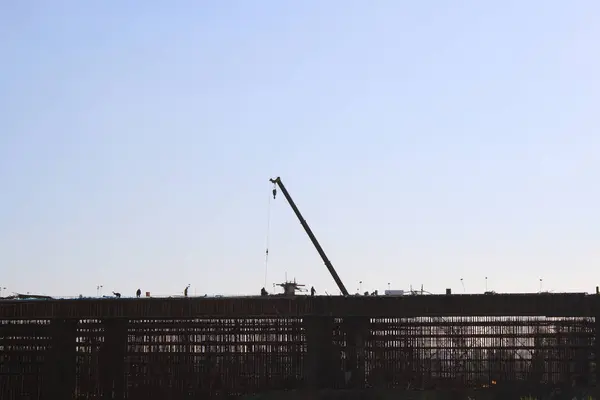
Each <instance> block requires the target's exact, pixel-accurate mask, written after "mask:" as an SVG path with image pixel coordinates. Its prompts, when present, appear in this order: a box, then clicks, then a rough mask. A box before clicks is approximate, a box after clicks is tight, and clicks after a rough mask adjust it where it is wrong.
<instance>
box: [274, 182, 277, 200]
mask: <svg viewBox="0 0 600 400" xmlns="http://www.w3.org/2000/svg"><path fill="white" fill-rule="evenodd" d="M273 186H275V185H273ZM275 197H277V188H276V187H273V198H275Z"/></svg>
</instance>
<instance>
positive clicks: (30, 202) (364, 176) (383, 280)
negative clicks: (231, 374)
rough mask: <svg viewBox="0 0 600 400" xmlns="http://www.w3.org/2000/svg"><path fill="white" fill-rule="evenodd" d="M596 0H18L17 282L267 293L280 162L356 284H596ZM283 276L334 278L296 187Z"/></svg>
mask: <svg viewBox="0 0 600 400" xmlns="http://www.w3.org/2000/svg"><path fill="white" fill-rule="evenodd" d="M599 20H600V2H598V1H595V0H589V1H583V0H582V1H576V0H574V1H559V0H554V1H541V0H539V1H534V0H532V1H511V0H503V1H479V0H477V1H476V0H472V1H401V0H387V1H384V0H381V1H375V0H374V1H350V0H345V1H342V0H327V1H323V0H303V1H277V0H256V1H242V0H239V1H233V0H232V1H208V0H207V1H169V2H159V1H146V2H133V1H116V0H111V1H75V0H73V1H41V0H38V1H18V2H15V1H12V2H10V1H6V2H3V3H2V4H1V5H0V54H1V59H2V62H1V64H0V187H1V188H2V190H1V195H0V287H7V288H8V289H7V291H8V292H12V291H15V292H32V293H47V294H52V295H65V296H66V295H78V294H80V293H82V294H84V295H95V294H96V286H97V285H100V284H101V285H103V286H104V293H106V292H108V291H110V290H116V291H120V292H121V293H123V294H124V295H130V294H133V293H134V292H135V290H136V289H137V288H138V287H140V288H141V289H142V290H144V291H146V290H148V291H151V292H152V293H155V294H175V293H178V292H179V293H181V291H182V290H183V288H184V287H185V286H186V285H187V284H192V289H191V291H192V293H194V292H196V293H198V294H204V293H258V291H259V290H260V288H261V287H262V286H263V284H264V279H265V261H264V251H265V241H266V232H267V215H268V213H267V209H268V198H269V194H270V191H271V185H270V184H269V183H268V178H270V177H271V176H275V175H281V177H282V178H283V180H284V182H285V183H286V184H287V186H288V189H289V190H290V192H291V194H292V195H293V196H294V198H295V200H296V201H297V203H298V205H299V207H300V209H301V210H302V212H303V213H304V214H305V217H306V219H307V221H308V222H309V224H311V226H312V227H313V229H314V231H315V234H316V235H317V237H318V238H319V239H320V240H321V242H322V245H323V247H324V248H325V250H326V252H327V253H328V254H329V256H330V258H331V260H332V261H333V263H334V265H335V266H336V267H337V269H338V272H339V274H340V276H341V278H342V279H343V280H344V281H345V282H346V285H347V286H348V287H349V289H350V290H351V291H354V290H356V289H357V287H358V286H359V284H358V282H359V281H361V280H362V281H363V285H362V289H363V290H366V289H369V290H374V289H380V290H383V289H386V288H387V283H388V282H390V283H391V286H392V287H393V288H396V289H407V288H408V287H409V285H411V284H412V285H414V287H419V286H420V285H421V284H424V285H425V289H426V290H430V291H433V292H442V291H443V290H444V289H445V288H446V287H451V288H453V290H454V291H457V292H462V288H461V284H460V278H461V277H463V278H464V282H465V286H466V291H467V292H481V291H483V290H484V285H485V283H484V282H485V281H484V279H485V276H488V277H489V278H488V286H489V289H493V290H496V291H503V292H507V291H511V292H512V291H536V290H538V289H539V279H540V277H542V278H543V280H544V281H543V285H544V288H545V289H553V290H556V291H590V292H592V291H593V290H594V287H595V285H597V284H600V272H599V270H598V262H599V260H600V245H599V242H600V210H599V204H600V188H599V182H600V133H599V132H600V113H599V111H598V110H599V107H600V79H599V76H600V75H599V74H600V51H598V50H599V48H598V43H599V40H600V25H599V24H598V21H599ZM271 205H272V209H271V229H270V252H271V257H270V260H269V265H268V282H269V283H268V286H269V287H268V289H269V290H271V289H272V287H271V284H272V283H273V282H281V281H283V280H284V277H285V274H286V272H287V274H288V277H289V278H292V277H296V278H297V279H298V281H300V282H302V283H306V284H308V285H314V286H315V288H316V289H317V291H319V292H321V293H322V292H324V291H325V290H327V291H329V292H334V293H335V292H336V290H335V284H334V282H333V280H332V278H331V277H330V276H329V274H328V272H327V270H326V269H325V267H324V266H323V264H322V262H321V260H320V258H319V256H318V254H317V252H316V251H315V250H314V248H313V247H312V245H311V243H310V241H309V240H308V238H307V237H306V235H305V233H304V232H303V230H302V228H301V226H300V225H299V223H298V222H297V220H296V219H295V216H294V215H293V213H292V211H291V209H290V208H289V207H288V205H287V204H286V203H285V201H284V199H283V198H282V197H281V198H277V200H275V201H274V202H273V203H272V204H271Z"/></svg>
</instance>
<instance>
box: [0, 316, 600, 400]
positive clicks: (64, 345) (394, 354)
mask: <svg viewBox="0 0 600 400" xmlns="http://www.w3.org/2000/svg"><path fill="white" fill-rule="evenodd" d="M317 318H318V319H319V321H321V322H320V323H319V324H316V323H309V321H310V319H309V318H308V317H307V318H300V317H297V318H235V319H223V318H221V319H216V318H195V319H162V320H128V319H119V320H115V319H108V320H48V319H44V320H31V321H26V320H3V321H0V398H2V399H6V400H13V399H14V400H16V399H40V398H50V397H48V396H49V393H50V394H52V396H54V397H52V398H67V397H64V396H69V397H68V398H73V397H74V398H78V399H92V398H98V397H99V396H101V395H104V396H106V395H107V393H109V396H113V397H109V398H128V399H165V398H170V399H184V398H209V397H213V396H217V395H241V394H250V393H257V392H262V391H271V390H284V389H299V388H307V387H329V388H338V389H341V388H364V387H376V388H384V387H385V388H399V389H409V390H411V389H444V388H475V389H482V388H488V387H494V386H498V387H499V386H506V385H512V386H519V385H520V386H524V387H534V386H552V385H567V386H568V385H595V345H596V341H595V335H596V331H595V329H596V327H595V319H594V318H584V317H572V318H568V317H562V318H544V317H417V318H371V319H369V318H354V319H352V320H351V319H350V318H346V319H342V318H328V319H327V321H326V322H327V323H322V322H323V321H324V320H325V319H324V318H323V317H317ZM313 319H314V317H313ZM319 368H320V369H319ZM315 375H321V376H315ZM319 380H320V382H321V383H318V382H319ZM65 387H66V389H65ZM59 395H60V396H61V397H56V396H59ZM194 396H195V397H194Z"/></svg>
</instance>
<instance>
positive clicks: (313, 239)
mask: <svg viewBox="0 0 600 400" xmlns="http://www.w3.org/2000/svg"><path fill="white" fill-rule="evenodd" d="M269 181H270V182H271V183H272V184H273V185H277V186H279V189H281V193H283V196H284V197H285V199H286V200H287V201H288V203H289V205H290V207H292V210H293V211H294V214H296V217H298V220H299V221H300V224H301V225H302V227H303V228H304V230H305V231H306V234H307V235H308V237H309V238H310V241H311V242H312V244H313V245H314V246H315V248H316V249H317V252H318V253H319V255H320V256H321V258H322V259H323V263H325V266H326V267H327V269H328V270H329V273H330V274H331V276H332V277H333V280H334V281H335V283H336V284H337V285H338V288H339V289H340V292H342V294H343V295H344V296H348V295H349V293H348V290H347V289H346V286H344V283H343V282H342V280H341V279H340V277H339V275H338V274H337V272H336V271H335V268H333V265H332V264H331V261H329V258H327V255H326V254H325V251H324V250H323V248H322V247H321V245H320V244H319V241H318V240H317V238H316V237H315V235H314V233H313V232H312V230H311V229H310V226H308V224H307V223H306V221H305V220H304V217H303V216H302V214H301V213H300V210H298V207H297V206H296V203H294V200H292V197H291V196H290V193H289V192H288V191H287V189H286V188H285V186H284V184H283V182H281V178H280V177H277V178H275V179H269ZM276 194H277V191H276V189H273V198H275V195H276Z"/></svg>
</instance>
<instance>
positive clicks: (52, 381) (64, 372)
mask: <svg viewBox="0 0 600 400" xmlns="http://www.w3.org/2000/svg"><path fill="white" fill-rule="evenodd" d="M77 322H78V321H77V320H64V319H57V320H52V321H51V322H50V335H51V341H50V348H49V350H48V354H47V357H48V358H47V359H46V368H47V369H46V377H47V378H48V381H47V383H46V387H47V389H46V390H45V392H46V394H47V396H48V397H47V398H48V399H72V398H73V397H74V395H75V384H76V380H75V378H76V367H77V349H76V346H77ZM46 394H44V398H46Z"/></svg>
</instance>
